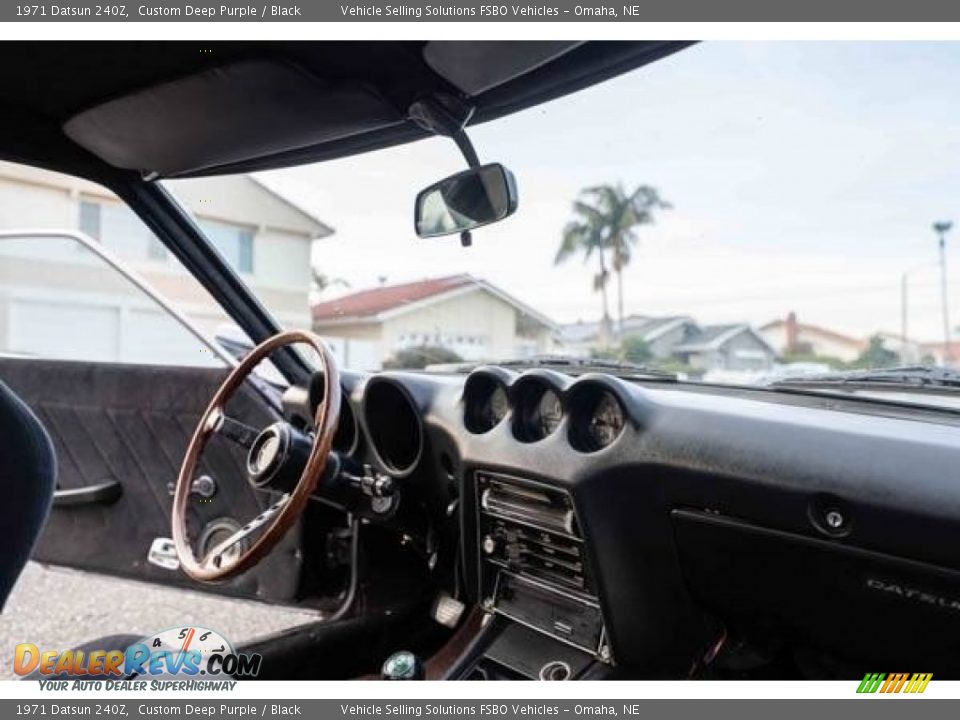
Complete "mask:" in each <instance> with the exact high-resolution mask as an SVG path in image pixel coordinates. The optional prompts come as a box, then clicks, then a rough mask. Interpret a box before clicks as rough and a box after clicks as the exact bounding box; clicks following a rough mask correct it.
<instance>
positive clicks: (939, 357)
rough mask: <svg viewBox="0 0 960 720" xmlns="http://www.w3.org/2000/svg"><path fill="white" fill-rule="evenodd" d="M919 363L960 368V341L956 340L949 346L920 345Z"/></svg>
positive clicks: (934, 343)
mask: <svg viewBox="0 0 960 720" xmlns="http://www.w3.org/2000/svg"><path fill="white" fill-rule="evenodd" d="M919 355H920V357H919V358H918V361H919V362H923V363H928V362H931V361H932V362H933V364H934V365H946V366H948V367H954V368H957V367H960V340H954V341H953V342H951V343H950V344H949V345H946V344H944V343H942V342H925V343H920V353H919Z"/></svg>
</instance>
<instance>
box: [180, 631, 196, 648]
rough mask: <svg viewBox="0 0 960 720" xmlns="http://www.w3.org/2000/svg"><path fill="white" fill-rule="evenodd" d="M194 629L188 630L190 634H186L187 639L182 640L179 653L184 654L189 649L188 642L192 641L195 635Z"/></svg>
mask: <svg viewBox="0 0 960 720" xmlns="http://www.w3.org/2000/svg"><path fill="white" fill-rule="evenodd" d="M196 632H197V629H196V628H190V632H188V633H187V637H186V638H184V640H183V646H182V647H181V648H180V652H181V653H185V652H186V651H187V650H188V649H189V647H190V641H191V640H193V636H194V635H195V634H196Z"/></svg>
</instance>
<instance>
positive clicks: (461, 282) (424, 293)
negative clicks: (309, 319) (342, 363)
mask: <svg viewBox="0 0 960 720" xmlns="http://www.w3.org/2000/svg"><path fill="white" fill-rule="evenodd" d="M475 290H483V291H486V292H488V293H489V294H491V295H493V296H495V297H498V298H500V299H501V300H503V301H504V302H506V303H508V304H509V305H512V306H513V307H514V308H515V309H516V310H517V312H519V313H521V314H522V315H525V316H527V317H530V318H533V319H534V320H536V321H537V322H539V323H541V324H542V325H545V326H547V327H549V328H550V329H551V330H553V329H556V324H555V323H554V322H553V321H552V320H551V319H550V318H548V317H547V316H546V315H543V314H542V313H540V312H539V311H537V310H534V309H533V308H532V307H530V306H529V305H526V304H525V303H523V302H521V301H520V300H517V299H516V298H514V297H513V296H512V295H509V294H507V293H506V292H504V291H503V290H501V289H500V288H498V287H496V286H495V285H493V284H492V283H489V282H487V281H486V280H483V279H481V278H475V277H473V276H472V275H469V274H466V273H464V274H461V275H448V276H446V277H440V278H427V279H425V280H418V281H416V282H409V283H403V284H400V285H384V286H382V287H376V288H371V289H368V290H360V291H359V292H355V293H350V294H349V295H344V296H343V297H339V298H335V299H333V300H328V301H326V302H321V303H317V304H316V305H314V306H313V319H314V322H315V323H318V324H321V325H329V324H332V323H344V324H345V323H348V322H349V323H353V322H379V321H383V320H386V319H388V318H390V317H395V316H397V315H401V314H403V313H406V312H412V311H413V310H417V309H420V308H422V307H425V306H428V305H430V304H433V303H437V302H442V301H444V300H449V299H451V298H452V297H454V296H455V295H458V294H461V293H466V292H472V291H475Z"/></svg>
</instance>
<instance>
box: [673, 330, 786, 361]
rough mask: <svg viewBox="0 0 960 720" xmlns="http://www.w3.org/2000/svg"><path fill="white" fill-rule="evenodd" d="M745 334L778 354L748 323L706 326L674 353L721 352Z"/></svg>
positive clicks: (678, 346)
mask: <svg viewBox="0 0 960 720" xmlns="http://www.w3.org/2000/svg"><path fill="white" fill-rule="evenodd" d="M744 332H746V333H750V334H751V335H753V336H754V337H755V338H756V339H757V340H758V341H760V342H761V343H762V344H763V345H765V346H766V347H767V348H768V349H769V350H770V352H771V354H773V355H776V354H777V351H776V350H774V349H773V348H772V347H771V346H770V343H768V342H767V341H766V340H765V339H764V338H763V337H762V336H761V335H760V334H759V333H758V332H757V331H755V330H754V329H753V328H752V327H750V326H749V325H747V324H746V323H734V324H728V325H705V326H703V327H701V328H700V331H699V332H698V333H697V334H696V335H695V336H693V337H692V338H690V340H688V341H687V342H684V343H681V344H680V345H677V346H676V347H675V348H673V351H674V352H689V353H697V352H709V351H711V350H719V349H720V348H721V347H723V346H724V344H726V343H727V342H729V341H730V340H732V339H733V338H735V337H737V335H740V334H741V333H744Z"/></svg>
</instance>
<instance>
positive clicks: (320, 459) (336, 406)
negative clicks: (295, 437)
mask: <svg viewBox="0 0 960 720" xmlns="http://www.w3.org/2000/svg"><path fill="white" fill-rule="evenodd" d="M293 343H306V344H308V345H310V346H311V347H313V349H314V350H316V352H317V355H318V356H319V358H320V372H322V373H323V376H324V386H325V388H326V390H325V392H324V398H323V402H321V403H320V404H319V406H318V407H317V412H316V417H315V418H314V433H315V436H314V440H313V446H312V448H311V450H310V455H309V457H308V458H307V462H306V465H305V466H304V468H303V472H302V473H301V475H300V479H299V481H298V482H297V485H296V487H295V488H294V489H293V491H292V492H291V493H290V496H289V500H288V501H287V502H286V504H284V505H283V506H282V508H281V509H280V510H279V513H278V514H277V515H276V517H274V518H273V520H272V522H270V524H269V525H268V526H267V528H266V529H265V530H263V531H262V532H261V533H260V535H259V537H257V539H256V540H255V541H254V542H253V544H252V545H250V547H248V548H247V549H246V550H241V555H240V556H239V558H237V559H236V560H235V561H234V562H231V563H230V564H228V565H226V566H224V567H216V566H214V565H212V564H208V563H204V562H201V561H198V560H197V558H196V556H195V555H194V553H193V547H192V546H191V544H190V540H189V538H188V537H187V525H186V520H187V501H188V500H189V497H190V486H191V484H192V483H193V479H194V475H195V473H196V469H197V464H198V462H199V460H200V455H201V453H202V452H203V449H204V447H205V446H206V444H207V441H208V440H209V439H210V436H211V435H213V434H214V433H215V432H216V427H217V424H218V420H219V419H220V416H221V415H222V414H223V413H224V405H225V404H226V402H227V401H228V400H229V399H230V397H231V396H232V395H233V393H234V392H235V391H236V390H237V388H239V387H240V385H241V384H242V383H243V382H244V380H246V379H247V376H248V375H249V374H250V373H251V372H252V371H253V369H254V368H255V367H256V366H257V365H259V364H260V362H262V361H263V360H264V359H265V358H266V357H267V356H268V355H269V354H270V353H271V352H273V351H274V350H276V349H277V348H280V347H284V346H285V345H291V344H293ZM340 402H341V390H340V372H339V370H338V368H337V362H336V360H335V359H334V357H333V355H332V354H331V353H330V351H329V350H328V349H327V346H326V345H325V344H324V342H323V341H322V340H321V339H320V338H319V337H317V336H316V335H314V334H313V333H311V332H307V331H305V330H287V331H285V332H281V333H278V334H277V335H274V336H273V337H270V338H267V339H266V340H264V341H263V342H262V343H260V344H259V345H257V346H256V347H255V348H254V349H253V350H251V351H250V352H249V353H248V354H247V355H246V356H245V357H244V358H243V360H241V361H240V364H239V365H237V367H236V368H235V369H234V370H233V371H232V372H231V373H230V374H229V375H228V376H227V378H226V379H225V380H224V381H223V383H222V384H221V385H220V387H219V388H218V389H217V392H216V393H215V394H214V396H213V399H212V400H211V401H210V404H209V405H207V409H206V410H205V411H204V413H203V415H202V416H201V417H200V422H199V423H198V424H197V428H196V430H194V433H193V436H192V437H191V439H190V444H189V445H188V446H187V451H186V453H185V455H184V458H183V464H182V465H181V467H180V474H179V476H178V477H177V486H176V490H175V492H174V497H173V511H172V514H171V527H172V531H173V544H174V547H175V548H176V551H177V556H178V557H179V559H180V567H181V568H182V569H183V571H184V572H185V573H186V574H187V575H189V576H190V577H191V578H193V579H194V580H199V581H201V582H217V581H221V580H226V579H227V578H230V577H233V576H235V575H239V574H240V573H242V572H244V571H245V570H248V569H250V568H251V567H252V566H253V565H255V564H256V563H257V562H259V561H260V560H261V559H262V558H263V557H264V556H265V555H266V554H267V553H269V552H270V550H271V549H273V546H274V545H276V544H277V542H278V541H279V540H280V539H281V538H282V537H283V536H284V534H286V532H287V531H288V530H289V529H290V528H291V527H292V526H293V524H294V523H295V522H296V520H297V518H298V517H299V516H300V513H302V512H303V510H304V508H305V507H306V505H307V502H309V500H310V496H311V494H312V493H313V491H314V490H315V489H316V486H317V482H318V481H319V479H320V477H321V476H322V475H323V471H324V469H325V468H326V464H327V458H328V456H329V454H330V449H331V447H332V445H333V438H334V435H335V434H336V430H337V420H338V419H339V417H340ZM248 525H249V523H248ZM238 542H239V541H238Z"/></svg>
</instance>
